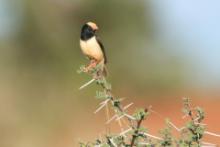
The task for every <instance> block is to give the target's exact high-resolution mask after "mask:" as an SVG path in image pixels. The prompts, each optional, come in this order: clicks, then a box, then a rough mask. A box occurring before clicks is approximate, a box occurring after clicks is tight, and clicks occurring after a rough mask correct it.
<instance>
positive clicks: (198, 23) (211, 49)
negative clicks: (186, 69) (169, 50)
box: [151, 0, 220, 86]
mask: <svg viewBox="0 0 220 147" xmlns="http://www.w3.org/2000/svg"><path fill="white" fill-rule="evenodd" d="M151 2H152V4H153V7H154V9H152V10H153V14H154V16H155V21H156V23H157V28H158V32H157V33H158V35H157V37H159V38H160V39H161V41H162V42H166V43H168V44H171V45H172V44H173V45H174V46H177V48H175V52H176V53H177V54H178V53H179V54H182V55H183V57H184V56H186V59H187V58H189V59H191V64H192V65H193V66H192V67H193V69H192V72H194V75H192V77H191V78H192V79H197V80H199V83H202V84H204V85H205V84H208V85H213V86H215V85H219V84H220V1H219V0H209V1H207V0H166V1H159V0H152V1H151ZM178 45H179V46H178Z"/></svg>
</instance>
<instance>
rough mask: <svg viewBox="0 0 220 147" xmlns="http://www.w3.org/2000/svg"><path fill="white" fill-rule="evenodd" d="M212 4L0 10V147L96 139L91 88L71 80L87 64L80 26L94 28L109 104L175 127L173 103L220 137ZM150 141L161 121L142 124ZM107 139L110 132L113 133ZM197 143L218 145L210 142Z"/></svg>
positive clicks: (62, 145)
mask: <svg viewBox="0 0 220 147" xmlns="http://www.w3.org/2000/svg"><path fill="white" fill-rule="evenodd" d="M219 18H220V2H219V1H218V0H211V1H199V0H194V1H191V0H185V1H175V0H168V1H166V2H165V1H164V2H163V1H158V0H149V1H143V0H136V1H133V0H127V1H118V0H111V1H101V0H93V1H91V0H38V1H33V0H32V1H31V0H17V1H8V0H0V51H1V54H0V136H1V137H0V146H1V147H51V146H53V147H74V146H78V142H79V141H81V140H83V141H91V140H94V139H95V138H96V137H98V136H99V135H102V134H104V133H105V132H106V125H105V124H104V123H105V120H106V119H105V115H104V112H100V113H98V114H97V115H94V114H93V111H94V110H95V109H96V108H97V106H98V102H99V101H98V100H96V99H95V97H94V96H95V91H96V89H97V86H96V85H95V84H92V85H90V86H89V87H87V88H86V89H84V90H82V91H79V90H78V88H79V87H80V86H81V85H82V84H84V83H85V82H87V81H88V80H90V77H88V76H87V75H79V74H77V72H76V71H77V69H78V68H79V67H80V65H82V64H87V62H88V61H87V60H86V59H85V57H84V56H83V55H82V53H81V51H80V48H79V35H80V30H81V26H82V25H83V24H84V23H85V22H87V21H94V22H96V23H97V24H98V26H99V28H100V30H99V32H98V35H99V36H100V38H101V39H102V42H103V43H104V45H105V48H106V52H107V57H108V61H109V62H108V70H109V73H110V75H109V77H108V78H109V80H110V81H111V83H112V86H113V91H114V93H115V95H117V96H119V97H126V98H127V99H126V101H125V104H126V103H129V102H134V103H135V105H134V106H133V108H132V109H135V108H136V107H148V106H149V105H152V106H153V109H154V110H155V111H157V112H158V113H160V115H161V116H162V117H164V118H166V117H168V118H171V120H172V121H173V123H175V124H177V126H180V125H183V124H184V123H183V120H182V118H181V117H182V113H181V100H182V97H190V98H191V99H192V100H193V104H194V105H195V106H197V105H199V106H201V107H203V108H204V109H205V112H206V115H207V117H206V120H205V123H207V124H209V125H208V127H207V128H208V129H209V131H212V132H215V133H220V126H219V123H220V118H219V113H220V110H219V105H220V91H219V90H220V89H219V86H220V76H219V75H220V40H219V38H220V28H219V26H220V19H219ZM146 126H149V128H150V129H149V130H150V133H152V134H154V135H156V134H158V130H159V129H160V128H162V127H163V126H164V119H163V118H161V117H158V116H156V115H154V114H152V116H150V117H149V119H148V120H147V121H146ZM116 133H117V131H116ZM206 140H207V141H209V142H213V143H217V144H218V143H220V141H219V140H220V139H219V138H214V137H209V136H206Z"/></svg>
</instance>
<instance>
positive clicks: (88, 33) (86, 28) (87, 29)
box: [80, 24, 95, 40]
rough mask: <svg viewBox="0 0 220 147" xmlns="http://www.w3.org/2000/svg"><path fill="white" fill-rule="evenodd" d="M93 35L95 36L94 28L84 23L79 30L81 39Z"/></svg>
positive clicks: (86, 38)
mask: <svg viewBox="0 0 220 147" xmlns="http://www.w3.org/2000/svg"><path fill="white" fill-rule="evenodd" d="M93 36H95V30H93V29H92V27H91V26H89V25H88V24H84V25H83V27H82V30H81V36H80V38H81V39H82V40H88V39H90V38H92V37H93Z"/></svg>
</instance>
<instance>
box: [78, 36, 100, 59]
mask: <svg viewBox="0 0 220 147" xmlns="http://www.w3.org/2000/svg"><path fill="white" fill-rule="evenodd" d="M80 47H81V49H82V52H83V53H84V54H85V55H87V56H89V57H91V58H94V59H96V60H97V61H102V60H103V52H102V49H101V47H100V46H99V44H98V42H97V40H96V38H95V36H94V37H92V38H91V39H89V40H86V41H84V40H80Z"/></svg>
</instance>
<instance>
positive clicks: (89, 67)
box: [84, 59, 97, 72]
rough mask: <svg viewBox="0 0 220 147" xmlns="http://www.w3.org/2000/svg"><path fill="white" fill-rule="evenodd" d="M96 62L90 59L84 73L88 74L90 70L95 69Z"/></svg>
mask: <svg viewBox="0 0 220 147" xmlns="http://www.w3.org/2000/svg"><path fill="white" fill-rule="evenodd" d="M96 65H97V61H96V60H95V59H91V60H90V63H89V65H87V66H86V67H85V69H84V71H85V72H89V71H90V70H91V69H92V68H94V67H96Z"/></svg>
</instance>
